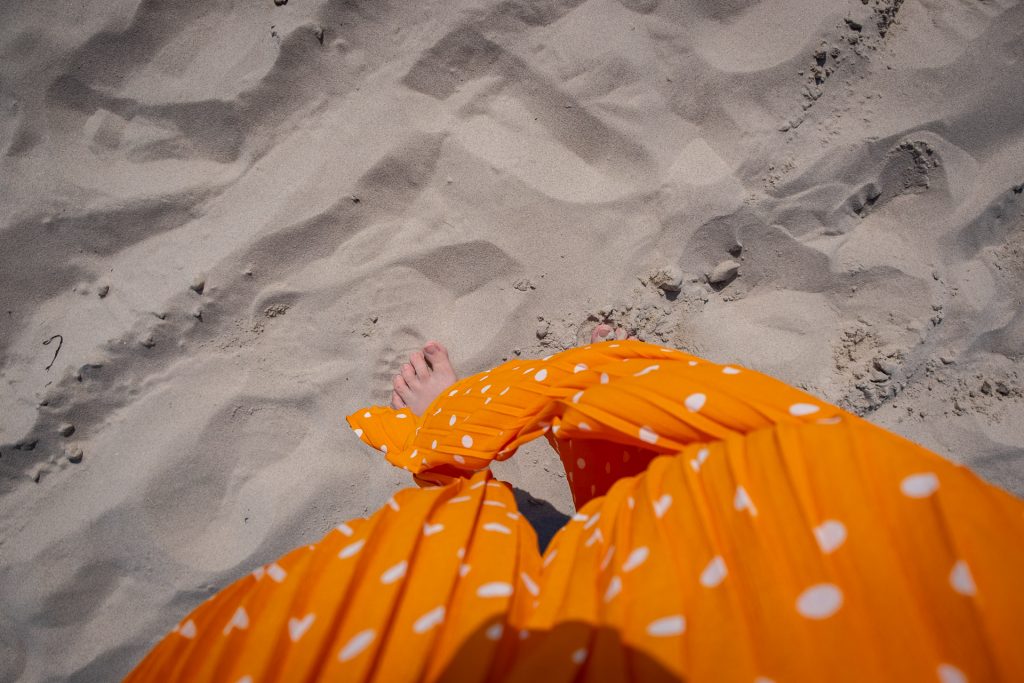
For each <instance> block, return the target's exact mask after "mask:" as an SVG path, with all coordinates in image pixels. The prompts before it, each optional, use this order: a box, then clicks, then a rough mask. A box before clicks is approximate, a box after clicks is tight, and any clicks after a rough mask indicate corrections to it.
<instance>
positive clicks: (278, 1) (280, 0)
mask: <svg viewBox="0 0 1024 683" xmlns="http://www.w3.org/2000/svg"><path fill="white" fill-rule="evenodd" d="M287 4H288V0H274V6H275V7H281V6H282V5H287Z"/></svg>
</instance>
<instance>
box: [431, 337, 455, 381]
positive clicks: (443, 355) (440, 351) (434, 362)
mask: <svg viewBox="0 0 1024 683" xmlns="http://www.w3.org/2000/svg"><path fill="white" fill-rule="evenodd" d="M423 353H424V355H425V356H426V357H427V360H428V361H429V362H430V367H432V368H433V369H434V372H437V371H438V370H443V371H446V372H450V373H452V375H454V374H455V370H454V369H453V368H452V361H451V359H450V358H449V357H448V349H446V348H445V347H444V346H443V345H441V344H440V343H439V342H436V341H428V342H427V344H426V346H424V347H423Z"/></svg>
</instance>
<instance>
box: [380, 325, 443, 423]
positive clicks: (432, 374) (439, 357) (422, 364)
mask: <svg viewBox="0 0 1024 683" xmlns="http://www.w3.org/2000/svg"><path fill="white" fill-rule="evenodd" d="M456 379H458V377H456V376H455V369H454V368H452V363H451V360H450V359H449V358H448V349H446V348H445V347H444V346H442V345H441V344H439V343H438V342H436V341H429V342H427V343H426V345H425V346H424V347H423V350H422V351H415V352H413V353H412V354H410V355H409V362H408V363H406V364H405V365H403V366H402V371H401V373H400V374H398V375H395V377H394V379H393V380H392V382H391V383H392V386H393V387H394V391H392V392H391V405H392V407H394V408H398V409H401V408H406V407H408V408H409V409H410V410H412V412H414V413H416V414H417V415H422V414H423V412H424V411H425V410H426V409H427V406H429V405H430V404H431V403H432V402H433V401H434V399H435V398H437V397H438V396H439V395H440V394H441V392H442V391H444V390H445V389H447V388H448V387H450V386H451V385H452V384H454V383H455V380H456Z"/></svg>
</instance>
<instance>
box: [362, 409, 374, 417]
mask: <svg viewBox="0 0 1024 683" xmlns="http://www.w3.org/2000/svg"><path fill="white" fill-rule="evenodd" d="M363 417H365V418H367V419H369V418H371V417H373V414H372V413H371V412H370V411H369V410H367V411H366V412H365V413H363Z"/></svg>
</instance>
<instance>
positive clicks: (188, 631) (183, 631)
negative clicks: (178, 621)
mask: <svg viewBox="0 0 1024 683" xmlns="http://www.w3.org/2000/svg"><path fill="white" fill-rule="evenodd" d="M178 635H180V636H181V637H182V638H188V639H189V640H192V639H193V638H195V637H196V622H194V621H192V620H191V619H189V620H188V621H186V622H185V623H184V624H182V625H181V628H179V629H178Z"/></svg>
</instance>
